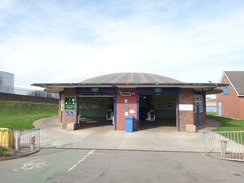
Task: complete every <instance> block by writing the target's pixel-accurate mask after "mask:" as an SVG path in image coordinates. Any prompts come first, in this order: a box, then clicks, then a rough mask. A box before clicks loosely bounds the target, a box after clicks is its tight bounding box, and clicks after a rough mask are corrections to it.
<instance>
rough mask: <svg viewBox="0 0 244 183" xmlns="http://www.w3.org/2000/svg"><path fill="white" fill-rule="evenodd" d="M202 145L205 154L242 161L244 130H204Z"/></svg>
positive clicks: (243, 157) (243, 158)
mask: <svg viewBox="0 0 244 183" xmlns="http://www.w3.org/2000/svg"><path fill="white" fill-rule="evenodd" d="M204 147H205V154H206V155H207V156H211V157H214V158H218V159H226V160H235V161H244V131H229V132H204Z"/></svg>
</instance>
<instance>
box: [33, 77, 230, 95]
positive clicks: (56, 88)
mask: <svg viewBox="0 0 244 183" xmlns="http://www.w3.org/2000/svg"><path fill="white" fill-rule="evenodd" d="M227 85H228V84H224V83H185V82H182V81H179V80H175V79H172V78H169V77H165V76H161V75H156V74H149V73H114V74H108V75H102V76H98V77H94V78H90V79H87V80H84V81H81V82H78V83H34V84H32V86H39V87H42V88H44V90H45V91H46V92H50V93H59V92H60V91H63V90H64V88H83V87H84V88H85V87H92V88H95V87H115V88H140V87H143V88H145V87H154V88H155V87H158V88H160V87H163V88H192V89H193V90H194V92H195V93H198V92H199V93H206V94H217V93H221V92H222V90H221V89H218V87H223V86H227Z"/></svg>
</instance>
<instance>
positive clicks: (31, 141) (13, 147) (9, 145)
mask: <svg viewBox="0 0 244 183" xmlns="http://www.w3.org/2000/svg"><path fill="white" fill-rule="evenodd" d="M39 150H40V129H29V130H6V129H4V128H2V129H0V160H1V159H11V158H16V157H21V156H24V155H28V154H31V153H35V152H38V151H39Z"/></svg>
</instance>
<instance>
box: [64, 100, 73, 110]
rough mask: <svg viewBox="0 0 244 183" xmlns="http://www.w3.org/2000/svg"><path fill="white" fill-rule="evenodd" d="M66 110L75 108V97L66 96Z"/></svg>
mask: <svg viewBox="0 0 244 183" xmlns="http://www.w3.org/2000/svg"><path fill="white" fill-rule="evenodd" d="M64 110H75V97H65V98H64Z"/></svg>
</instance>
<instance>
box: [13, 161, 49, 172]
mask: <svg viewBox="0 0 244 183" xmlns="http://www.w3.org/2000/svg"><path fill="white" fill-rule="evenodd" d="M48 165H50V162H49V161H43V160H41V159H36V160H31V161H28V162H26V163H24V164H23V166H22V167H20V168H17V169H13V171H15V172H17V171H19V170H23V171H29V170H32V169H34V168H44V167H46V166H48Z"/></svg>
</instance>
